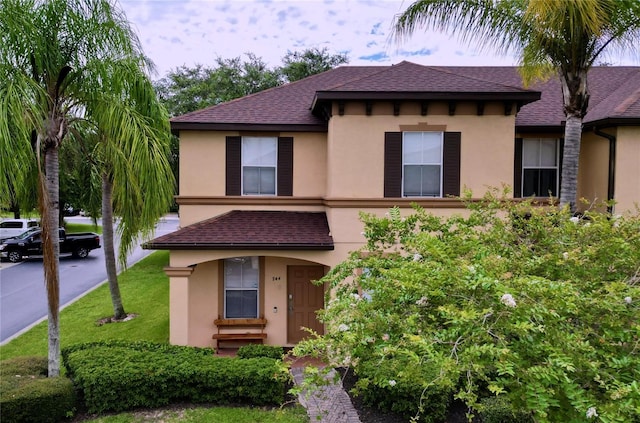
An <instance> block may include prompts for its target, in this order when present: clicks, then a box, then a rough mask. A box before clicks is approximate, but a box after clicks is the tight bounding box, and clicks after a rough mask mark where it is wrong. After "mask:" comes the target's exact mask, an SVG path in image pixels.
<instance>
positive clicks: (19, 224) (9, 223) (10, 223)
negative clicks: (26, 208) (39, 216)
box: [0, 219, 40, 244]
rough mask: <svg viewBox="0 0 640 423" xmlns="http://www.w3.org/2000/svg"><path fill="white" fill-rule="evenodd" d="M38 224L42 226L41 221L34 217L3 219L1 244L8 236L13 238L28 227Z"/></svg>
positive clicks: (0, 227) (0, 233) (0, 234)
mask: <svg viewBox="0 0 640 423" xmlns="http://www.w3.org/2000/svg"><path fill="white" fill-rule="evenodd" d="M38 226H40V222H38V221H37V220H34V219H3V220H2V222H0V244H1V243H2V241H4V240H5V239H7V238H13V237H14V236H18V235H20V234H21V233H23V232H25V231H26V230H27V229H31V228H37V227H38Z"/></svg>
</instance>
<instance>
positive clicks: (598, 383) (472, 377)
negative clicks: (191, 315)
mask: <svg viewBox="0 0 640 423" xmlns="http://www.w3.org/2000/svg"><path fill="white" fill-rule="evenodd" d="M362 219H363V221H364V223H365V231H364V234H365V236H366V238H367V245H366V248H363V251H357V252H354V253H353V254H352V255H351V256H350V258H349V259H348V260H346V261H345V262H343V263H341V264H339V265H338V266H336V267H335V268H334V269H333V270H332V271H331V272H330V273H329V274H328V275H327V276H326V277H325V278H324V279H323V280H321V281H320V283H328V284H330V285H331V288H332V292H333V293H334V294H335V296H334V298H333V299H332V300H331V301H329V302H328V304H327V307H326V308H325V310H323V311H322V312H321V319H322V321H323V322H324V323H325V324H326V325H327V331H326V335H324V336H322V337H317V338H316V339H312V340H309V341H306V342H303V343H301V344H299V345H298V346H297V347H296V348H295V350H294V351H295V352H296V353H297V354H301V355H302V354H314V355H319V354H323V355H324V356H325V359H326V360H329V362H330V363H332V364H334V365H335V366H341V365H345V364H348V365H352V366H353V367H354V369H355V371H356V373H358V375H359V376H360V377H363V376H364V377H365V379H368V384H366V383H364V384H363V385H366V386H363V387H362V389H361V391H362V392H363V395H375V394H371V393H368V392H366V390H371V389H381V388H383V389H384V391H385V392H386V394H387V396H386V398H388V401H387V402H388V403H392V402H393V400H394V399H395V397H396V396H397V397H399V398H405V400H406V401H416V405H415V406H414V408H415V409H418V410H420V411H422V412H423V415H424V414H426V413H424V404H426V403H428V402H429V401H430V397H429V396H430V395H433V394H434V393H438V392H442V393H445V392H448V391H449V390H451V391H452V392H453V393H454V399H459V400H461V401H463V402H464V403H465V404H466V406H467V407H470V408H472V409H475V410H479V409H481V408H482V407H481V406H480V405H479V404H480V402H481V400H482V398H485V397H490V396H495V395H500V396H503V397H504V398H506V400H507V401H508V403H509V408H510V409H513V410H523V411H524V412H525V413H530V414H531V415H532V416H533V419H534V420H535V421H536V422H540V423H547V422H559V421H563V422H565V421H566V422H569V421H583V420H585V419H586V418H587V417H590V418H595V417H598V419H600V420H602V421H610V422H614V421H615V422H626V421H634V420H636V421H637V420H640V384H639V383H638V380H640V349H639V348H638V347H637V346H638V343H639V342H640V321H639V316H640V216H637V215H635V216H610V215H607V214H605V213H592V212H586V213H585V214H584V216H581V217H574V216H572V215H571V214H570V213H569V212H568V211H567V210H558V209H555V208H550V207H538V206H534V205H532V204H530V203H527V202H523V203H515V202H513V201H509V200H505V199H504V198H497V197H494V196H491V195H489V196H487V197H486V198H485V201H484V202H482V203H481V204H470V205H469V206H468V210H467V211H466V212H465V217H463V216H453V217H449V218H441V217H437V216H433V215H430V214H429V213H428V212H426V211H425V210H422V209H420V208H419V207H416V208H415V210H414V213H413V214H411V215H406V216H401V214H400V210H399V209H392V210H391V211H390V212H389V215H388V216H387V217H383V218H378V217H375V216H370V215H364V214H363V215H362ZM363 252H366V254H363ZM392 362H399V363H401V365H399V366H394V365H392V364H389V363H392ZM390 380H393V381H395V384H393V385H390V384H389V381H390ZM405 381H407V382H410V383H405ZM409 387H410V388H409ZM393 388H397V389H395V390H394V389H393ZM405 388H406V389H410V390H411V392H412V393H411V394H410V395H407V393H406V392H405V391H404V390H405ZM395 391H397V394H396V393H394V392H395ZM409 398H414V399H413V400H410V399H409ZM415 398H418V399H417V400H416V399H415ZM405 400H403V401H405Z"/></svg>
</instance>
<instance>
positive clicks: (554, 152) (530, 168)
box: [521, 138, 560, 197]
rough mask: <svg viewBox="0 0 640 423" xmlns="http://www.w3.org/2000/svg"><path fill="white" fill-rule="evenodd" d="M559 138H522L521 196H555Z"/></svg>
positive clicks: (557, 179)
mask: <svg viewBox="0 0 640 423" xmlns="http://www.w3.org/2000/svg"><path fill="white" fill-rule="evenodd" d="M558 147H559V140H557V139H548V138H524V139H523V140H522V182H521V183H522V186H521V189H522V196H523V197H530V196H537V197H548V196H549V195H551V196H554V197H556V196H557V195H558V185H559V173H560V172H559V171H560V169H559V165H558V164H559V159H560V157H559V156H560V153H559V148H558Z"/></svg>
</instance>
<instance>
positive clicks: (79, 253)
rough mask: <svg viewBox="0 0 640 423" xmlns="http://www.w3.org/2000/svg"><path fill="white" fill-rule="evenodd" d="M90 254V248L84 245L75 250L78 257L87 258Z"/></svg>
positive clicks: (75, 255)
mask: <svg viewBox="0 0 640 423" xmlns="http://www.w3.org/2000/svg"><path fill="white" fill-rule="evenodd" d="M88 255H89V250H88V249H87V248H84V247H78V248H76V251H74V252H73V256H74V257H78V258H87V256H88Z"/></svg>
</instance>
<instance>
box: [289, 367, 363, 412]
mask: <svg viewBox="0 0 640 423" xmlns="http://www.w3.org/2000/svg"><path fill="white" fill-rule="evenodd" d="M303 373H304V368H303V367H292V368H291V374H292V375H293V379H294V381H295V383H296V385H300V384H301V383H302V380H303ZM335 374H336V373H335V370H333V369H331V371H330V372H329V373H328V374H327V376H326V378H327V380H329V381H331V382H330V384H329V385H327V386H322V387H320V388H318V389H317V390H315V391H313V392H311V394H308V393H307V392H302V393H301V394H300V395H298V400H299V401H300V404H302V406H303V407H304V408H306V409H307V414H308V415H309V419H310V421H311V422H321V423H361V421H360V418H359V417H358V413H357V412H356V409H355V408H354V407H353V404H351V399H350V398H349V395H348V394H347V393H346V392H345V390H344V389H343V387H342V382H341V381H340V380H339V379H338V382H337V383H335V382H333V380H334V377H335Z"/></svg>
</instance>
